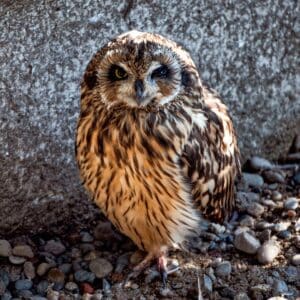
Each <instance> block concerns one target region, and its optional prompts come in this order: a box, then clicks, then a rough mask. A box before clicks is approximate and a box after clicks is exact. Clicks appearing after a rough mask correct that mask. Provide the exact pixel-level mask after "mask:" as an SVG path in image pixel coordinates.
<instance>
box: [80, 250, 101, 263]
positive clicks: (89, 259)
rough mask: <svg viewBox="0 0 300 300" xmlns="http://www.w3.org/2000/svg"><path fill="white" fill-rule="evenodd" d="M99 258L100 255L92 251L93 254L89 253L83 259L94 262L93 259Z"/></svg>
mask: <svg viewBox="0 0 300 300" xmlns="http://www.w3.org/2000/svg"><path fill="white" fill-rule="evenodd" d="M97 257H98V253H97V252H96V251H91V252H89V253H87V254H86V255H85V256H84V257H83V259H84V260H85V261H91V260H93V259H96V258H97Z"/></svg>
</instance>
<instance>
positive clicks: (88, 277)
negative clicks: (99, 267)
mask: <svg viewBox="0 0 300 300" xmlns="http://www.w3.org/2000/svg"><path fill="white" fill-rule="evenodd" d="M74 277H75V280H76V281H78V282H85V281H86V282H91V283H92V282H93V281H94V280H95V274H93V273H91V272H88V271H85V270H78V271H76V272H75V274H74Z"/></svg>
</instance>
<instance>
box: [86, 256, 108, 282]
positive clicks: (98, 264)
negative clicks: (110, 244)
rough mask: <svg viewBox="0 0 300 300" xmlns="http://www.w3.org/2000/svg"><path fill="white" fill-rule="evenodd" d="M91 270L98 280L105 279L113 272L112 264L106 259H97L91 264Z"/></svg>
mask: <svg viewBox="0 0 300 300" xmlns="http://www.w3.org/2000/svg"><path fill="white" fill-rule="evenodd" d="M89 268H90V270H91V271H92V272H93V273H94V274H95V275H96V277H97V278H103V277H105V276H107V275H108V274H109V273H111V271H112V270H113V266H112V264H111V263H110V262H109V261H108V260H106V259H104V258H96V259H94V260H92V261H91V262H90V264H89Z"/></svg>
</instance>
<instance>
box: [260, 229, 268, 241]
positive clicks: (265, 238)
mask: <svg viewBox="0 0 300 300" xmlns="http://www.w3.org/2000/svg"><path fill="white" fill-rule="evenodd" d="M270 238H271V230H270V229H265V230H263V231H262V232H261V233H259V235H258V239H259V240H260V241H261V242H262V243H264V242H266V241H268V240H270Z"/></svg>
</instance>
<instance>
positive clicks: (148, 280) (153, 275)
mask: <svg viewBox="0 0 300 300" xmlns="http://www.w3.org/2000/svg"><path fill="white" fill-rule="evenodd" d="M159 277H160V273H159V272H158V271H156V270H152V269H150V271H149V273H148V274H147V275H146V277H145V283H146V284H149V283H151V282H152V281H153V280H154V279H156V278H159Z"/></svg>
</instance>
